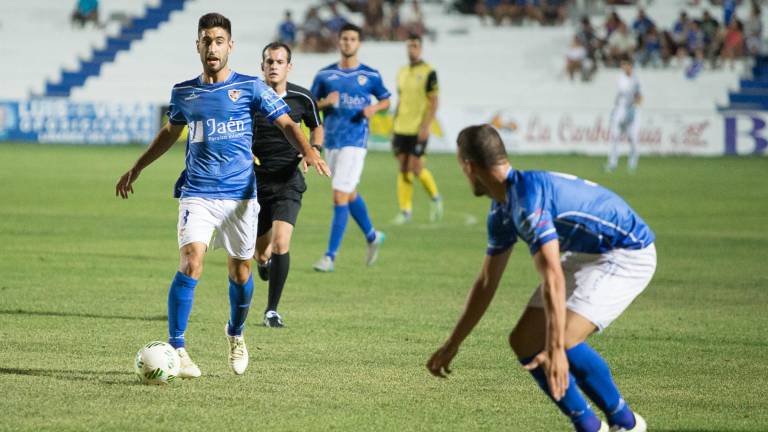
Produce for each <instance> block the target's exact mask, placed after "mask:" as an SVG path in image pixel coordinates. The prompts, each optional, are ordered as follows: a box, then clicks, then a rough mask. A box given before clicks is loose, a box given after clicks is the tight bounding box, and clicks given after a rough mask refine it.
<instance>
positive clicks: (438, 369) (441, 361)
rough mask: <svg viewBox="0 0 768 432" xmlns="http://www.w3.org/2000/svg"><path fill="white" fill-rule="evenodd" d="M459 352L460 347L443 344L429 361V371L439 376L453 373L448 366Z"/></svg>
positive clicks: (444, 376)
mask: <svg viewBox="0 0 768 432" xmlns="http://www.w3.org/2000/svg"><path fill="white" fill-rule="evenodd" d="M457 352H459V348H458V347H454V346H451V345H447V344H446V345H443V346H441V347H440V348H439V349H438V350H437V351H435V353H434V354H432V357H430V358H429V361H427V369H429V373H431V374H432V375H434V376H436V377H439V378H448V374H450V373H451V369H450V368H449V367H448V366H449V365H450V364H451V360H453V358H454V357H455V356H456V353H457Z"/></svg>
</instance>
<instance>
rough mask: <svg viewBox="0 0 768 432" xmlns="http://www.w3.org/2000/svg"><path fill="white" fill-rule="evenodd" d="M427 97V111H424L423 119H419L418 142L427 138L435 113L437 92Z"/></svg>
mask: <svg viewBox="0 0 768 432" xmlns="http://www.w3.org/2000/svg"><path fill="white" fill-rule="evenodd" d="M427 99H428V100H427V112H426V113H424V119H423V120H422V121H421V126H419V142H424V141H426V140H427V139H428V138H429V129H430V127H431V126H432V121H433V120H434V119H435V114H436V113H437V105H438V96H437V93H434V94H431V95H429V96H427Z"/></svg>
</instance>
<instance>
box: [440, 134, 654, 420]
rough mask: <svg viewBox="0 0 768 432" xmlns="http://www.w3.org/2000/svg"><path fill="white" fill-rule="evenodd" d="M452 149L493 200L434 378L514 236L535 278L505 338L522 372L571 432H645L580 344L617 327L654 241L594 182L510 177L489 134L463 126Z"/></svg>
mask: <svg viewBox="0 0 768 432" xmlns="http://www.w3.org/2000/svg"><path fill="white" fill-rule="evenodd" d="M457 141H458V159H459V164H460V165H461V168H462V171H463V172H464V175H465V176H466V177H467V179H468V180H469V182H470V185H471V187H472V191H473V193H474V194H475V195H476V196H481V195H485V196H487V197H489V198H491V209H490V212H489V214H488V249H487V252H486V257H485V261H484V262H483V266H482V269H481V270H480V274H479V275H478V277H477V280H476V281H475V283H474V285H473V287H472V288H471V289H470V291H469V295H468V297H467V301H466V304H465V306H464V312H463V314H462V315H461V317H460V318H459V320H458V322H457V323H456V326H455V328H454V329H453V331H452V332H451V334H450V336H449V337H448V339H447V340H446V341H445V343H444V344H443V346H441V347H440V348H439V349H438V350H437V351H436V352H435V353H434V354H433V355H432V357H431V358H430V359H429V361H428V362H427V368H428V369H429V371H430V372H431V373H432V374H433V375H435V376H438V377H446V373H450V372H451V371H450V369H449V365H450V363H451V360H452V359H453V358H454V357H455V356H456V353H457V352H458V349H459V346H460V345H461V343H462V342H463V341H464V339H465V338H466V337H467V336H468V335H469V334H470V332H471V331H472V329H473V328H474V327H475V325H476V324H477V323H478V321H479V320H480V318H481V317H482V316H483V314H484V313H485V311H486V309H487V308H488V305H489V304H490V302H491V300H492V299H493V295H494V293H495V292H496V288H497V287H498V285H499V281H500V280H501V277H502V275H503V273H504V269H505V268H506V266H507V262H508V260H509V256H510V254H511V252H512V247H513V245H514V244H515V243H516V242H517V238H518V237H520V238H521V239H523V241H525V243H527V246H528V249H529V252H530V253H531V255H532V257H533V262H534V265H535V267H536V269H537V270H538V272H539V274H540V275H541V278H542V282H541V285H539V287H538V288H537V289H536V290H535V291H534V293H533V296H532V297H531V299H530V301H529V302H528V306H527V307H526V309H525V311H524V312H523V315H522V316H521V317H520V320H519V321H518V322H517V325H516V326H515V328H514V330H512V332H511V333H510V335H509V344H510V346H511V347H512V350H513V351H514V352H515V354H516V356H517V358H518V359H519V361H520V363H521V364H523V365H524V367H525V369H527V370H528V371H530V373H531V375H532V376H533V378H534V380H536V382H537V383H538V384H539V386H540V387H541V388H542V389H543V390H544V392H545V393H546V394H547V395H548V396H549V397H550V398H551V399H552V401H553V402H554V403H555V404H556V405H557V406H558V408H560V410H561V411H562V412H563V413H564V414H565V415H567V416H568V417H569V419H570V420H571V422H572V423H573V426H574V428H575V429H576V430H577V431H583V432H594V431H601V432H607V431H608V430H609V425H610V431H635V432H642V431H645V430H646V423H645V420H643V418H642V417H641V416H640V415H639V414H637V413H635V412H633V411H632V410H631V409H630V407H629V405H628V404H627V403H626V402H625V401H624V399H623V398H622V396H621V393H619V389H618V388H617V387H616V384H615V383H614V381H613V378H612V376H611V371H610V369H609V367H608V364H607V363H606V362H605V360H604V359H603V358H602V357H601V356H600V354H598V353H597V352H596V351H595V350H593V349H592V348H591V347H590V346H589V344H587V342H586V339H587V337H589V336H590V335H591V334H592V333H595V332H597V331H602V330H604V329H605V328H606V327H607V326H608V325H609V324H611V322H613V321H614V320H615V319H616V318H618V316H619V315H621V313H622V312H623V311H624V310H625V309H626V308H627V307H628V306H629V305H630V303H632V301H633V300H634V299H635V297H637V296H638V295H639V294H640V293H641V292H642V291H643V290H644V289H645V287H646V286H647V285H648V283H649V282H650V281H651V278H652V277H653V273H654V271H655V269H656V248H655V246H654V239H655V236H654V234H653V232H652V231H651V229H650V228H649V227H648V225H646V224H645V222H644V221H643V219H642V218H640V216H639V215H638V214H637V213H636V212H635V211H634V210H633V209H632V208H631V207H629V205H628V204H627V203H626V202H625V201H624V200H623V199H621V197H619V196H618V195H617V194H615V193H613V192H611V191H609V190H608V189H605V188H603V187H601V186H599V185H597V184H595V183H592V182H589V181H586V180H582V179H580V178H578V177H575V176H572V175H569V174H561V173H554V172H545V171H519V170H516V169H514V168H512V166H511V165H510V163H509V160H508V159H507V154H506V151H505V149H504V143H503V142H502V141H501V137H500V136H499V134H498V132H497V131H496V130H495V129H493V128H492V127H491V126H490V125H479V126H470V127H467V128H465V129H464V130H462V131H461V133H460V134H459V137H458V140H457ZM561 254H562V255H561ZM579 390H581V392H583V393H584V394H585V395H586V396H587V397H589V398H590V399H591V400H592V402H594V403H595V405H597V407H598V408H600V410H601V411H603V413H604V414H605V416H606V418H607V420H608V424H606V423H604V422H603V421H601V420H600V419H599V418H598V417H597V415H596V414H595V412H594V411H592V409H591V408H590V406H589V405H588V404H587V401H586V399H585V398H584V396H583V395H582V393H581V392H580V391H579Z"/></svg>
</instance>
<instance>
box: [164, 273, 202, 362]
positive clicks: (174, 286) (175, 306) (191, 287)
mask: <svg viewBox="0 0 768 432" xmlns="http://www.w3.org/2000/svg"><path fill="white" fill-rule="evenodd" d="M195 286H197V279H192V278H191V277H189V276H187V275H185V274H184V273H181V272H176V276H174V277H173V281H172V282H171V286H170V288H168V343H169V344H171V346H173V347H174V348H183V347H184V332H185V331H186V330H187V322H189V314H190V313H192V300H193V299H194V297H195Z"/></svg>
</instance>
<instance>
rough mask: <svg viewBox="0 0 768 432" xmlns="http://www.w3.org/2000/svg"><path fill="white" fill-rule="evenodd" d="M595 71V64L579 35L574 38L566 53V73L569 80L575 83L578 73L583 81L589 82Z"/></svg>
mask: <svg viewBox="0 0 768 432" xmlns="http://www.w3.org/2000/svg"><path fill="white" fill-rule="evenodd" d="M594 71H595V67H594V62H593V61H592V60H590V58H589V56H588V54H587V48H586V47H585V46H584V45H583V44H582V42H581V39H580V38H579V36H578V35H576V36H574V37H573V40H572V41H571V46H570V47H568V50H567V51H566V52H565V72H566V73H567V74H568V78H569V79H570V80H571V81H573V78H574V76H575V75H576V73H577V72H578V73H579V74H580V75H581V80H582V81H589V80H590V79H591V78H592V74H593V73H594Z"/></svg>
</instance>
